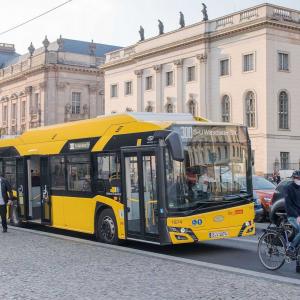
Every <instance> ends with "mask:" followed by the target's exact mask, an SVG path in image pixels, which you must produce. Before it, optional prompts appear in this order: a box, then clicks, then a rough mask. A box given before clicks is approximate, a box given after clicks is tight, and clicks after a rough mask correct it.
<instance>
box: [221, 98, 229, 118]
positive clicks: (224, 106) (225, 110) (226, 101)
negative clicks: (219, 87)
mask: <svg viewBox="0 0 300 300" xmlns="http://www.w3.org/2000/svg"><path fill="white" fill-rule="evenodd" d="M229 121H230V99H229V96H228V95H225V96H223V98H222V122H229Z"/></svg>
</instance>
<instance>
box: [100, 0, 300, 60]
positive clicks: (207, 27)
mask: <svg viewBox="0 0 300 300" xmlns="http://www.w3.org/2000/svg"><path fill="white" fill-rule="evenodd" d="M266 19H269V20H272V21H283V22H292V23H294V24H300V11H297V10H293V9H288V8H283V7H280V6H276V5H272V4H262V5H258V6H255V7H252V8H249V9H245V10H243V11H239V12H236V13H234V14H231V15H227V16H224V17H222V18H218V19H214V20H209V21H207V22H199V23H196V24H192V25H189V26H186V27H185V28H183V29H177V30H174V31H171V32H167V33H165V34H163V35H160V36H156V37H150V38H148V39H146V40H145V41H143V42H138V43H136V44H135V45H132V46H130V47H127V48H123V49H120V50H117V51H114V52H110V53H107V54H106V61H105V63H110V62H115V61H118V60H122V59H126V58H129V57H130V56H133V55H135V54H137V55H138V54H139V53H141V52H144V51H145V50H146V51H147V50H148V49H151V48H155V47H156V46H159V47H161V46H163V45H166V46H167V45H168V44H169V43H172V42H174V41H177V40H178V41H180V40H181V39H183V38H189V37H191V38H192V37H195V36H196V35H198V34H204V33H207V32H209V33H214V32H218V31H221V30H230V28H231V27H235V26H240V25H242V26H245V25H247V23H248V22H249V23H250V22H255V21H256V20H257V21H259V20H266Z"/></svg>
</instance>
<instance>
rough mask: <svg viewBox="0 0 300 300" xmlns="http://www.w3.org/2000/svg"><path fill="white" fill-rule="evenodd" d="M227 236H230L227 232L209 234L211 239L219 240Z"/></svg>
mask: <svg viewBox="0 0 300 300" xmlns="http://www.w3.org/2000/svg"><path fill="white" fill-rule="evenodd" d="M225 236H228V232H226V231H220V232H210V233H209V237H210V238H211V239H213V238H219V237H225Z"/></svg>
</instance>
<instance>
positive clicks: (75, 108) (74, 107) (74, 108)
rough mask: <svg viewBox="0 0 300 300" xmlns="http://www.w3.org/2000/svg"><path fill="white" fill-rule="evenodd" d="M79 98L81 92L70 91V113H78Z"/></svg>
mask: <svg viewBox="0 0 300 300" xmlns="http://www.w3.org/2000/svg"><path fill="white" fill-rule="evenodd" d="M80 98H81V93H78V92H73V93H72V114H80Z"/></svg>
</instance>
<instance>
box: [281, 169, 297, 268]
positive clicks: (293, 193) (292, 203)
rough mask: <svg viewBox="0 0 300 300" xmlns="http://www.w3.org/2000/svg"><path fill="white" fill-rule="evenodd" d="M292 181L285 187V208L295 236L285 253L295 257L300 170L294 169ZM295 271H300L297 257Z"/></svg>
mask: <svg viewBox="0 0 300 300" xmlns="http://www.w3.org/2000/svg"><path fill="white" fill-rule="evenodd" d="M292 178H293V181H292V182H291V183H290V184H288V185H287V186H286V187H285V190H284V192H285V208H286V214H287V217H288V221H289V223H290V224H291V225H292V226H293V227H294V229H295V231H296V233H295V237H294V239H293V240H292V242H291V243H290V246H289V247H288V249H287V251H286V254H287V255H288V256H290V257H291V258H296V259H297V257H296V256H297V248H298V246H299V243H300V170H298V171H294V172H293V175H292ZM296 272H297V273H300V261H299V260H298V259H297V266H296Z"/></svg>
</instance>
